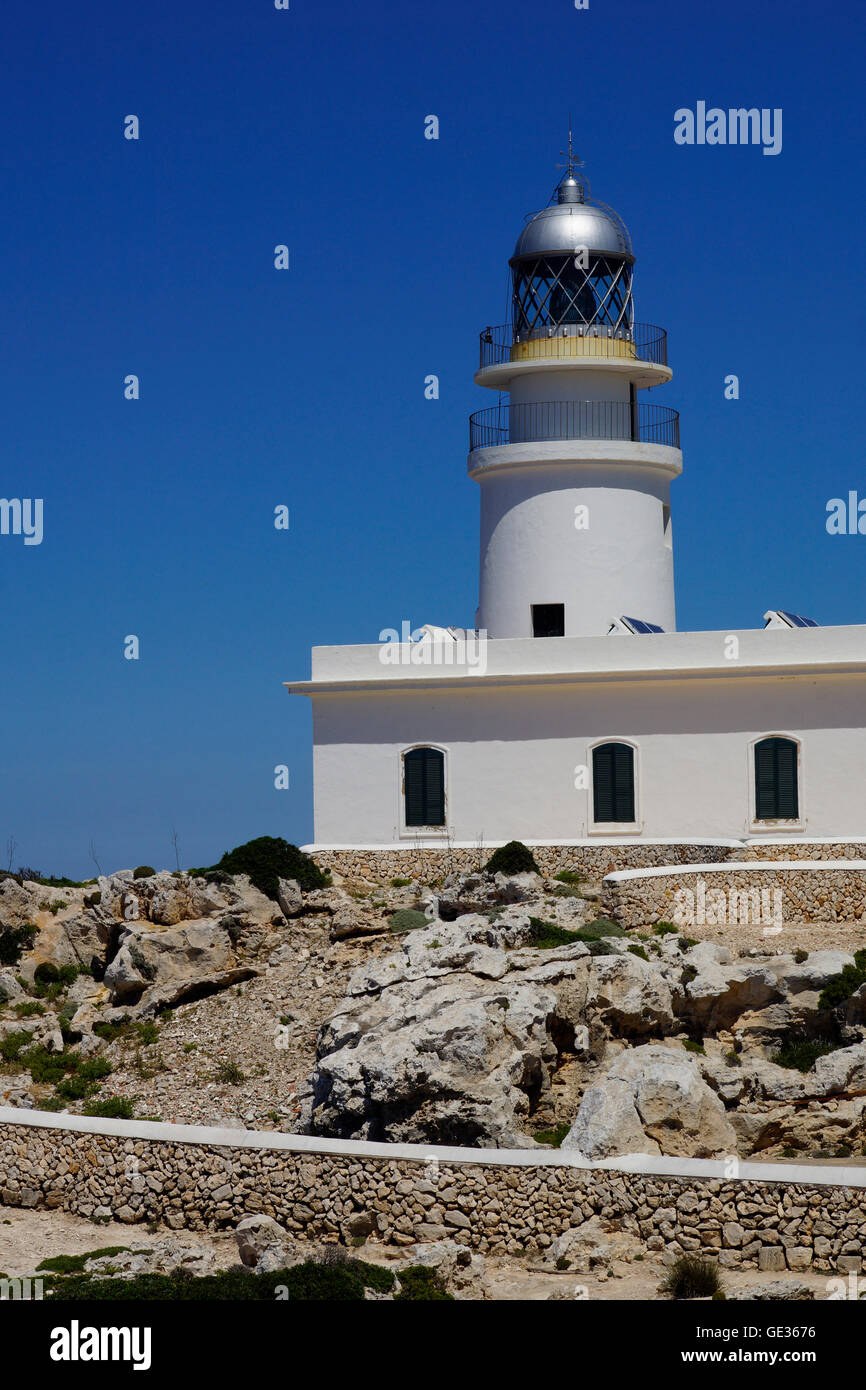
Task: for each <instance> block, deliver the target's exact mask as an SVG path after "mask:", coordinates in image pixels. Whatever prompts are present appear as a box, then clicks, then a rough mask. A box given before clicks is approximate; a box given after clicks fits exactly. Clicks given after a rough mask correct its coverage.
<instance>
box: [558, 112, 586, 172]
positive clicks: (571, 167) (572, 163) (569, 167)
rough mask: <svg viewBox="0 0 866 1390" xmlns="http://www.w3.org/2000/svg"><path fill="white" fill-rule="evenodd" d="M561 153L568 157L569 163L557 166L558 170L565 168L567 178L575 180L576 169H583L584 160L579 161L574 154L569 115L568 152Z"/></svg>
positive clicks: (562, 151) (561, 151)
mask: <svg viewBox="0 0 866 1390" xmlns="http://www.w3.org/2000/svg"><path fill="white" fill-rule="evenodd" d="M559 153H560V154H561V155H565V156H566V160H567V162H566V163H565V164H564V165H563V164H557V166H556V167H557V169H563V168H564V169H565V173H566V177H567V178H570V179H572V178H574V172H575V170H576V169H581V168H582V167H583V160H582V159H578V157H577V155H576V154H575V153H574V142H573V140H572V132H571V116H570V115H569V118H568V151H567V152H566V151H565V150H560V151H559Z"/></svg>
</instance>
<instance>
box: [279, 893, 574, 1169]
mask: <svg viewBox="0 0 866 1390" xmlns="http://www.w3.org/2000/svg"><path fill="white" fill-rule="evenodd" d="M528 939H529V919H528V917H527V916H524V915H521V914H520V913H519V911H518V910H516V909H513V908H512V909H509V910H508V911H507V913H506V914H505V915H504V917H503V920H502V921H497V922H496V923H495V924H491V923H490V922H489V921H488V920H487V919H486V918H484V917H481V916H477V915H476V916H466V917H462V918H459V919H458V920H457V921H456V922H453V923H442V922H437V923H434V924H433V925H431V926H430V927H427V928H422V929H419V930H417V931H414V932H412V933H410V934H409V935H408V936H407V937H406V938H405V939H404V941H403V943H402V949H401V951H400V952H399V953H398V954H395V955H391V956H386V957H383V958H381V959H379V960H378V961H376V962H374V963H373V964H371V965H370V966H368V967H364V968H362V969H361V970H359V971H357V972H356V973H355V975H354V976H353V977H352V978H351V980H350V983H349V990H348V996H347V999H346V1000H345V1002H344V1005H343V1006H342V1007H341V1008H340V1010H339V1011H338V1012H337V1014H336V1015H335V1016H334V1017H333V1018H332V1019H331V1020H330V1022H329V1023H328V1024H327V1025H326V1027H325V1028H324V1029H323V1031H322V1034H321V1035H320V1039H319V1045H318V1060H317V1064H316V1068H315V1071H314V1073H313V1076H312V1077H311V1078H310V1081H309V1083H308V1086H307V1088H306V1091H305V1092H304V1093H302V1120H301V1128H302V1130H304V1131H305V1132H308V1133H316V1134H336V1135H343V1136H350V1137H353V1138H359V1139H360V1138H369V1139H391V1140H402V1141H407V1142H424V1141H430V1142H439V1143H454V1144H458V1143H459V1144H481V1145H487V1146H492V1147H502V1146H526V1145H529V1144H531V1143H532V1140H531V1139H529V1138H528V1137H527V1135H526V1132H525V1127H524V1126H525V1122H526V1120H527V1118H528V1117H529V1115H530V1113H531V1111H532V1110H533V1108H534V1107H535V1106H537V1105H538V1104H539V1102H540V1101H541V1100H542V1098H543V1097H544V1096H545V1094H546V1092H547V1091H548V1090H549V1087H550V1081H551V1075H552V1071H553V1069H554V1067H555V1065H556V1062H557V1058H558V1056H559V1052H560V1049H561V1047H563V1046H565V1045H570V1046H574V1043H575V1023H574V1020H573V1017H572V1016H571V1015H572V1014H573V1012H574V1000H573V999H569V998H567V997H566V998H564V999H563V1001H562V1007H561V1008H560V1002H561V995H562V994H563V986H564V985H566V984H568V983H571V982H573V981H574V979H575V976H576V975H577V974H580V973H583V972H584V971H585V965H586V962H587V961H588V959H589V957H588V952H587V949H586V947H585V946H583V945H580V944H576V945H574V946H566V947H562V948H559V949H558V950H556V951H550V952H538V951H533V950H529V949H523V950H520V949H514V948H515V947H517V946H518V944H519V943H521V942H525V941H527V940H528Z"/></svg>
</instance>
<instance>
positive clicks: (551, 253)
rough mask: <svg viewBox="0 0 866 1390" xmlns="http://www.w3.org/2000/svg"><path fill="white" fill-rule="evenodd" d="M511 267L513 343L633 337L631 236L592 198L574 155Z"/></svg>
mask: <svg viewBox="0 0 866 1390" xmlns="http://www.w3.org/2000/svg"><path fill="white" fill-rule="evenodd" d="M509 264H510V266H511V272H512V282H513V297H512V320H513V322H512V327H513V331H514V340H515V342H521V341H526V340H527V339H528V338H533V337H538V336H542V335H548V334H549V333H550V332H555V331H564V332H566V333H568V334H578V335H579V334H582V333H584V332H586V331H587V330H591V331H593V332H599V331H601V332H603V333H604V334H605V335H608V334H611V335H615V336H617V337H619V336H628V335H629V334H630V332H631V327H632V323H633V320H634V303H633V300H632V265H633V264H634V254H633V252H632V246H631V238H630V237H629V234H628V229H627V227H626V225H625V223H624V222H623V220H622V218H621V217H619V215H618V214H617V213H615V212H614V210H613V208H609V207H607V206H606V205H605V204H604V203H600V202H598V201H597V200H596V199H593V198H592V196H591V194H590V192H589V188H588V186H587V184H586V182H585V180H583V179H582V178H580V177H579V176H578V175H577V172H576V161H575V160H574V157H573V155H572V154H571V151H569V158H568V165H567V168H566V173H565V176H564V177H563V178H562V179H561V181H560V183H559V185H558V187H557V189H556V191H555V193H554V195H553V198H552V199H551V202H550V204H549V206H548V207H546V208H542V210H541V211H540V212H536V213H534V214H532V216H530V217H529V219H528V220H527V223H526V226H525V227H524V228H523V231H522V232H521V233H520V236H519V237H518V238H517V245H516V246H515V248H514V255H513V256H512V258H511V261H510V262H509Z"/></svg>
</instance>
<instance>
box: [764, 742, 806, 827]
mask: <svg viewBox="0 0 866 1390" xmlns="http://www.w3.org/2000/svg"><path fill="white" fill-rule="evenodd" d="M799 815H800V798H799V794H798V788H797V745H796V743H795V742H794V740H793V739H792V738H762V739H761V741H760V743H756V744H755V820H798V819H799Z"/></svg>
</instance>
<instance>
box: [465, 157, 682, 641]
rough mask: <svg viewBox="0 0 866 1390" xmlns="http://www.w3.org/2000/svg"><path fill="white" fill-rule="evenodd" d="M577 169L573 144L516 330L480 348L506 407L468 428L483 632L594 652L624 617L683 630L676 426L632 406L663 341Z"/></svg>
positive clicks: (520, 259) (493, 334)
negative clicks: (477, 510)
mask: <svg viewBox="0 0 866 1390" xmlns="http://www.w3.org/2000/svg"><path fill="white" fill-rule="evenodd" d="M577 165H578V162H577V161H576V160H575V159H574V157H573V155H572V151H571V136H570V135H569V151H568V164H567V166H566V170H565V175H564V177H563V178H562V180H561V182H560V184H559V186H558V188H557V189H556V192H555V194H554V197H553V199H552V201H551V204H550V206H548V207H546V208H544V209H542V211H541V212H537V213H535V214H534V215H533V216H531V217H530V218H529V219H528V221H527V223H526V226H525V227H524V229H523V231H522V232H521V234H520V236H519V237H518V240H517V245H516V247H515V250H514V255H513V256H512V258H511V262H510V265H511V271H512V283H513V293H512V301H511V303H512V313H511V322H510V323H508V324H505V325H504V326H503V327H501V328H488V329H486V330H485V332H484V333H482V335H481V365H480V368H479V370H478V372H477V373H476V376H475V380H476V381H477V382H478V384H479V386H486V387H489V388H491V389H492V390H495V391H499V392H507V393H508V400H507V401H504V400H503V399H502V397H500V401H499V404H498V405H495V406H493V407H492V408H491V409H488V410H482V411H479V412H478V413H477V414H475V415H473V416H472V417H471V420H470V454H469V473H470V476H471V477H472V478H474V479H475V481H476V482H477V483H479V485H480V487H481V580H480V604H479V609H478V614H477V618H476V624H477V626H478V627H479V628H484V629H486V630H487V633H488V635H489V636H490V637H491V638H500V637H532V636H536V637H557V636H565V637H581V636H597V635H600V634H605V633H608V632H609V631H611V626H612V623H614V622H617V621H618V620H621V619H622V618H623V617H625V618H629V619H633V620H636V621H637V623H638V626H637V629H636V630H637V631H641V632H646V631H653V630H656V629H659V628H660V629H662V630H663V631H665V632H671V631H673V630H674V629H675V626H676V619H675V613H674V584H673V549H672V530H671V520H670V499H669V492H670V483H671V479H672V478H675V477H676V476H677V474H678V473H680V472H681V471H682V455H681V453H680V448H679V416H678V414H677V412H676V411H675V410H671V409H669V408H667V407H665V406H662V405H656V404H643V403H641V402H639V400H638V392H639V391H642V390H643V389H644V388H647V387H652V386H659V385H662V384H664V383H665V382H667V381H670V379H671V376H672V375H673V373H672V372H671V369H670V368H669V366H668V365H667V336H666V334H665V332H664V331H663V330H662V329H660V328H655V327H653V326H652V325H648V324H639V323H635V322H634V304H633V298H632V267H633V265H634V256H633V254H632V247H631V240H630V237H629V234H628V231H627V230H626V227H625V225H624V223H623V222H622V220H621V218H620V217H618V216H617V214H616V213H615V212H614V211H613V209H612V208H609V207H606V206H605V205H604V204H602V203H599V202H598V201H597V200H595V199H593V198H592V197H591V194H590V190H589V187H588V185H587V182H586V180H585V179H584V178H582V177H581V175H580V174H579V172H578V167H577ZM617 630H624V631H628V630H635V629H634V628H631V629H629V627H628V626H626V627H622V626H621V625H620V627H619V628H618V629H617Z"/></svg>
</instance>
